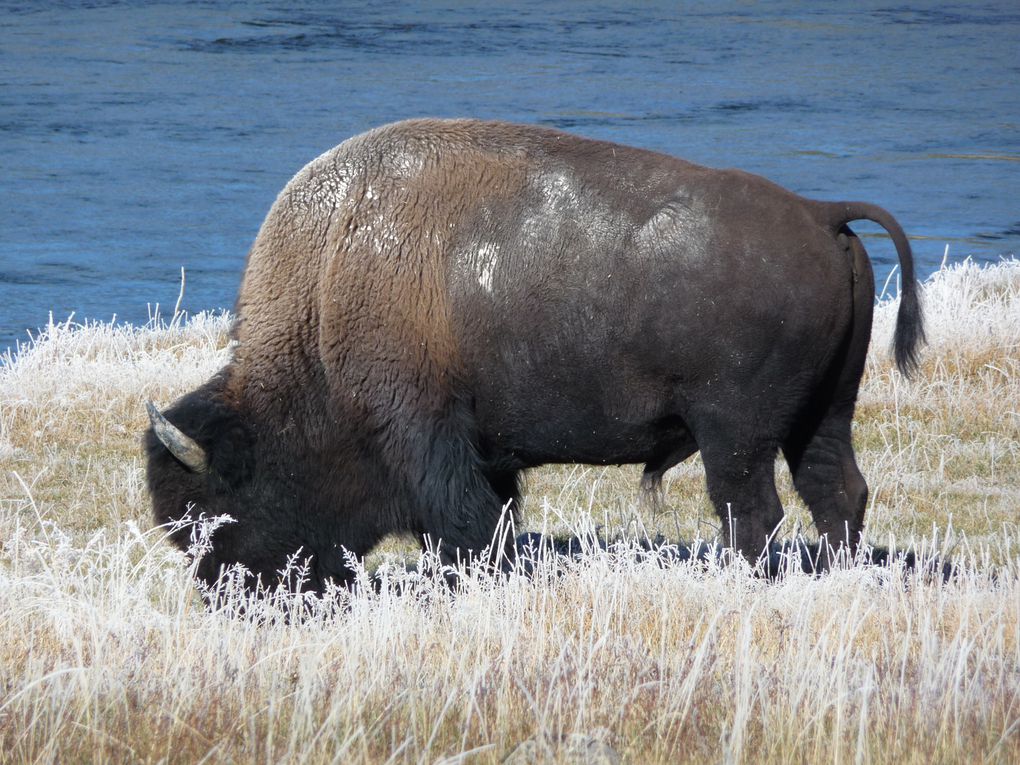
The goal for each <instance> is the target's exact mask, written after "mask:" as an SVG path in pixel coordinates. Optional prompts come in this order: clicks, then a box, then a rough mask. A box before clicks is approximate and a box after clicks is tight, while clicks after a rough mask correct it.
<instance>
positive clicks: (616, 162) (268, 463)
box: [146, 120, 923, 591]
mask: <svg viewBox="0 0 1020 765" xmlns="http://www.w3.org/2000/svg"><path fill="white" fill-rule="evenodd" d="M858 219H868V220H871V221H875V222H877V223H879V224H880V225H881V226H883V227H884V228H885V229H886V230H887V231H888V232H889V234H890V236H891V237H892V241H893V243H894V244H895V247H896V251H897V254H898V256H899V262H900V268H901V272H902V285H903V286H902V292H901V300H900V306H899V314H898V318H897V324H896V334H895V340H894V345H895V357H896V362H897V364H898V366H899V368H900V370H902V371H904V372H909V371H910V370H911V369H912V368H913V367H914V366H915V365H916V358H917V357H916V352H917V348H918V346H919V344H920V342H922V340H923V328H922V317H921V310H920V305H919V301H918V294H917V286H916V283H915V280H914V275H913V273H914V270H913V262H912V256H911V252H910V246H909V244H908V242H907V239H906V236H905V235H904V233H903V230H902V229H901V228H900V226H899V225H898V224H897V223H896V221H895V220H894V219H893V217H892V216H891V215H889V213H887V212H885V211H884V210H882V209H881V208H879V207H876V206H874V205H870V204H865V203H859V202H839V203H830V202H818V201H812V200H808V199H805V198H803V197H800V196H797V195H795V194H793V193H791V192H789V191H786V190H785V189H782V188H780V187H779V186H776V185H775V184H773V183H771V182H769V181H767V180H765V179H763V178H760V177H758V176H755V175H750V174H748V173H745V172H741V171H738V170H715V169H710V168H706V167H701V166H699V165H695V164H691V163H689V162H684V161H682V160H679V159H675V158H673V157H670V156H666V155H663V154H658V153H654V152H650V151H644V150H641V149H635V148H630V147H627V146H620V145H616V144H612V143H606V142H602V141H594V140H588V139H585V138H579V137H576V136H572V135H568V134H566V133H561V132H558V131H554V130H547V129H542V128H536V127H526V126H521V125H511V124H506V123H498V122H478V121H472V120H414V121H408V122H400V123H396V124H393V125H388V126H385V127H382V128H379V129H376V130H372V131H370V132H368V133H365V134H363V135H359V136H356V137H354V138H351V139H350V140H347V141H345V142H344V143H342V144H340V145H339V146H337V147H336V148H334V149H332V150H330V151H328V152H326V153H325V154H323V155H322V156H320V157H319V158H318V159H315V160H314V161H312V162H311V163H310V164H308V165H307V166H306V167H305V168H304V169H302V170H301V171H300V172H299V173H298V174H297V175H296V176H295V177H294V179H293V180H291V181H290V183H288V184H287V186H286V187H285V188H284V189H283V191H282V192H281V193H280V195H279V197H278V198H277V200H276V202H275V204H274V205H273V207H272V209H271V210H270V211H269V214H268V216H267V217H266V219H265V222H264V223H263V224H262V228H261V230H260V231H259V233H258V236H257V238H256V240H255V243H254V245H253V246H252V249H251V251H250V253H249V255H248V262H247V266H246V269H245V273H244V279H243V283H242V285H241V289H240V294H239V297H238V300H237V306H236V321H235V324H234V326H233V329H232V333H233V338H234V339H235V340H236V347H235V349H234V351H233V357H232V360H231V361H230V362H229V363H228V364H227V365H226V366H225V367H224V368H223V369H222V370H221V371H220V372H218V373H217V374H216V375H215V376H214V377H213V378H212V379H211V380H209V381H208V382H207V383H206V384H205V385H203V386H202V387H201V388H199V389H198V390H195V391H193V392H191V393H189V394H187V395H186V396H184V397H183V398H181V399H180V400H179V401H177V402H176V403H175V404H173V405H172V406H171V407H169V408H168V409H167V410H166V412H165V413H164V414H160V413H159V412H158V411H156V410H154V409H153V410H152V411H151V419H152V428H151V429H150V430H149V431H148V433H147V436H146V443H147V449H148V483H149V490H150V492H151V495H152V501H153V508H154V513H155V517H156V520H157V522H159V523H170V522H173V521H177V520H179V519H181V518H182V517H184V516H186V515H188V514H189V513H190V514H191V515H192V516H198V515H199V514H205V515H207V516H219V515H229V516H231V517H232V518H233V519H234V520H235V522H234V523H232V524H229V525H225V526H222V527H221V528H219V529H218V530H217V531H216V532H215V534H214V537H213V539H212V550H211V552H209V553H208V554H207V555H205V556H204V557H203V558H202V559H201V561H200V563H199V566H198V574H199V576H200V577H201V578H202V579H204V580H206V581H207V582H213V581H215V580H216V578H217V577H218V576H219V573H220V571H221V567H222V566H224V565H229V564H234V563H241V564H243V565H244V566H245V567H246V568H247V569H248V570H249V571H250V572H251V574H252V575H253V576H256V577H260V578H261V582H262V584H263V585H266V584H271V583H273V582H275V581H277V580H278V578H279V572H280V571H281V570H282V569H283V568H284V567H285V565H286V563H287V561H288V559H291V558H292V557H293V556H294V555H295V554H298V555H299V556H301V557H302V558H304V559H307V561H308V563H309V568H308V571H309V577H310V581H308V582H306V583H305V586H306V587H307V588H308V589H312V590H319V591H321V590H322V589H323V588H324V587H325V586H326V584H327V583H328V582H329V581H333V582H337V583H343V582H345V581H348V580H349V578H350V577H351V575H352V571H351V568H350V566H349V560H350V558H349V554H353V555H355V556H363V555H365V554H366V553H367V552H368V551H369V550H371V549H372V547H373V546H374V545H375V544H376V543H377V542H378V541H379V540H380V539H381V538H382V537H384V536H385V535H387V534H392V533H405V534H406V533H410V534H414V535H416V536H417V537H418V538H419V539H422V540H431V543H432V544H438V545H439V549H440V550H441V554H442V556H443V558H444V559H445V560H447V561H453V560H456V559H458V558H469V557H471V556H472V555H477V554H478V553H479V551H481V550H483V549H485V548H487V547H489V546H490V545H491V543H492V541H493V534H494V531H495V530H496V528H497V526H498V524H499V520H500V517H501V513H502V512H503V511H504V509H505V508H506V507H509V508H510V512H513V509H514V508H515V506H516V503H517V501H518V496H519V483H518V480H519V476H520V473H521V471H522V470H523V469H525V468H529V467H534V466H536V465H541V464H543V463H548V462H583V463H592V464H600V465H607V464H621V463H644V465H645V479H644V481H643V483H644V484H645V485H646V486H648V487H655V486H656V485H657V484H658V482H659V480H660V479H661V477H662V475H663V473H664V472H665V471H666V470H667V469H669V468H670V467H671V466H673V465H676V464H678V463H679V462H681V461H682V460H684V459H686V458H687V457H689V456H691V455H692V454H694V453H695V452H696V451H700V452H701V455H702V459H703V461H704V465H705V475H706V479H707V485H708V494H709V497H710V498H711V501H712V503H713V505H714V506H715V508H716V511H717V512H718V514H719V516H720V519H721V521H722V523H721V527H722V533H723V541H724V542H725V543H726V544H728V545H730V546H732V547H733V548H735V549H736V550H738V551H739V552H740V553H742V554H743V555H744V556H745V557H747V558H748V559H750V560H752V561H753V560H755V559H756V558H757V556H758V555H759V553H760V552H761V551H762V550H763V549H764V548H765V547H766V543H767V540H768V538H769V537H770V535H771V534H773V532H774V530H775V529H776V527H777V525H778V524H779V523H780V521H781V519H782V515H783V509H782V506H781V504H780V501H779V497H778V495H777V493H776V487H775V483H774V474H773V470H774V462H775V459H776V456H777V454H778V452H779V451H780V450H781V451H782V452H783V454H784V456H785V458H786V460H787V462H788V464H789V466H790V469H791V471H792V474H793V479H794V483H795V486H796V488H797V491H798V492H799V493H800V495H801V497H802V498H803V499H804V501H805V503H806V504H807V507H808V508H809V510H810V512H811V515H812V517H813V519H814V523H815V526H816V527H817V530H818V532H819V533H820V534H821V535H825V536H826V537H827V538H828V539H829V540H830V541H831V542H833V543H837V542H840V541H841V542H846V543H848V544H849V545H850V546H851V547H853V546H854V545H856V544H857V542H858V540H859V538H860V534H861V530H862V525H863V520H864V510H865V504H866V498H867V485H866V484H865V481H864V478H863V477H862V476H861V473H860V471H859V470H858V468H857V464H856V462H855V459H854V451H853V447H852V445H851V438H850V425H851V419H852V417H853V413H854V405H855V402H856V398H857V390H858V386H859V383H860V379H861V374H862V371H863V369H864V362H865V355H866V352H867V348H868V342H869V337H870V333H871V319H872V311H873V303H874V280H873V276H872V270H871V265H870V263H869V260H868V256H867V253H866V252H865V250H864V247H863V246H862V245H861V242H860V240H859V239H858V238H857V237H856V236H855V235H854V234H853V232H852V231H851V230H850V229H849V228H848V227H847V223H848V222H849V221H853V220H858ZM175 536H176V541H177V542H178V543H179V544H180V545H182V546H185V545H186V544H187V536H188V535H187V532H186V531H185V530H180V531H178V532H177V533H176V535H175ZM511 546H512V545H508V546H507V549H505V550H497V551H496V552H492V551H491V548H490V555H493V556H494V559H495V557H498V555H499V554H501V553H503V552H505V553H507V554H512V550H511V549H510V547H511ZM497 547H498V545H497ZM345 551H347V554H345Z"/></svg>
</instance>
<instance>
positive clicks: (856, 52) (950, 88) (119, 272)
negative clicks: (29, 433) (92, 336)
mask: <svg viewBox="0 0 1020 765" xmlns="http://www.w3.org/2000/svg"><path fill="white" fill-rule="evenodd" d="M927 6H928V9H927V10H917V9H916V4H915V6H914V8H913V9H912V8H909V7H905V6H902V5H898V4H895V2H894V0H886V1H885V2H864V3H854V4H852V10H848V8H849V7H851V4H848V3H844V2H842V1H840V2H816V3H795V2H761V3H752V2H718V1H715V0H713V1H712V2H691V3H679V4H678V3H660V4H653V3H643V4H640V6H639V7H636V8H632V7H626V5H624V4H622V3H620V4H613V3H606V2H603V3H598V2H593V3H568V2H560V1H558V0H543V2H529V3H522V4H519V5H517V7H515V8H512V9H511V8H507V7H505V6H504V4H503V3H491V4H479V5H475V6H473V7H471V8H468V7H466V6H465V5H463V4H460V3H447V4H442V3H439V4H431V3H426V4H424V5H420V6H418V7H417V8H410V7H408V6H407V5H406V4H405V3H402V2H389V1H388V0H377V1H375V2H350V3H344V4H342V9H337V8H340V6H338V7H337V8H333V9H329V10H324V9H323V7H322V6H320V5H319V4H314V3H283V2H247V3H227V2H192V3H140V2H129V3H113V2H109V3H107V2H90V3H8V2H0V351H2V349H3V348H5V347H7V346H9V345H11V344H13V343H14V342H15V340H17V339H21V340H24V339H25V338H27V334H26V331H25V330H26V329H27V328H35V327H38V326H40V325H43V324H45V323H46V321H47V318H48V315H49V313H50V312H51V311H52V312H53V315H54V317H55V318H56V319H58V320H60V319H64V318H67V316H68V315H69V314H71V313H72V312H73V313H74V315H75V318H76V320H83V319H86V318H89V319H103V320H109V319H110V318H111V317H112V316H114V315H116V317H117V318H118V320H124V321H131V322H135V323H137V322H143V321H145V320H146V318H147V317H148V312H149V306H150V305H152V304H155V303H159V304H161V305H162V306H163V308H164V310H165V311H168V310H172V307H173V305H174V302H175V300H176V298H177V293H178V288H179V279H180V276H179V274H180V269H181V267H182V266H183V267H184V268H185V269H186V271H187V275H188V279H187V289H186V293H185V296H184V301H183V307H184V308H186V309H187V310H189V311H192V312H195V311H199V310H202V309H208V308H219V307H225V308H229V307H230V306H232V304H233V301H234V297H235V295H236V290H237V286H238V284H239V281H240V276H241V271H242V268H243V265H244V258H245V254H246V252H247V249H248V247H249V245H250V243H251V241H252V239H253V237H254V236H255V233H256V231H257V229H258V226H259V223H260V222H261V220H262V217H263V215H264V214H265V212H266V211H267V209H268V208H269V206H270V204H271V203H272V201H273V199H274V198H275V196H276V194H277V192H278V191H279V189H280V188H281V187H282V186H283V184H284V183H286V181H287V180H288V179H289V178H290V176H291V175H293V173H294V172H295V171H296V170H297V169H298V168H300V167H301V166H302V165H303V164H304V163H305V162H307V161H308V160H310V159H311V158H313V157H315V156H316V155H318V154H319V153H320V152H322V151H323V150H325V149H327V148H328V147H330V146H333V145H334V144H336V143H339V142H340V141H341V140H343V139H344V138H346V137H348V136H350V135H353V134H355V133H358V132H360V131H362V130H365V129H367V128H369V127H372V126H375V125H379V124H381V123H385V122H388V121H392V120H396V119H401V118H405V117H413V116H425V115H433V116H473V117H485V118H500V119H508V120H516V121H521V122H531V123H538V124H544V125H552V126H556V127H560V128H565V129H568V130H572V131H575V132H578V133H581V134H584V135H589V136H593V137H598V138H606V139H610V140H614V141H620V142H624V143H629V144H634V145H638V146H643V147H647V148H651V149H657V150H661V151H665V152H669V153H672V154H676V155H679V156H682V157H685V158H687V159H691V160H694V161H696V162H702V163H705V164H709V165H716V166H735V167H741V168H744V169H746V170H751V171H753V172H757V173H761V174H763V175H766V176H768V177H769V178H772V179H773V180H775V181H777V182H779V183H781V184H783V185H785V186H787V187H788V188H791V189H793V190H795V191H797V192H800V193H803V194H806V195H809V196H815V197H818V198H828V199H863V200H867V201H872V202H876V203H878V204H881V205H883V206H885V207H887V208H888V209H889V210H891V211H892V212H893V213H894V214H895V215H896V216H897V217H898V218H899V220H900V221H901V223H902V224H903V226H904V228H906V229H907V231H908V233H910V234H911V236H912V238H913V243H914V248H915V253H916V256H917V259H918V261H919V265H920V272H921V274H922V275H924V274H927V273H930V272H931V271H932V270H934V269H935V268H937V267H938V264H939V263H940V262H941V260H942V257H943V252H944V249H945V247H946V245H947V244H948V245H949V257H950V260H956V259H962V258H964V257H965V256H973V257H974V258H975V259H978V260H983V261H992V260H997V259H998V258H999V256H1000V255H1001V254H1004V253H1016V252H1018V250H1020V246H1018V245H1020V5H1018V4H1017V2H1016V0H1004V1H999V2H984V3H982V2H974V3H966V4H958V5H947V4H942V3H929V4H927ZM855 228H857V229H858V230H859V231H860V232H862V233H864V234H867V235H869V238H868V240H867V246H868V249H869V251H870V252H871V254H872V256H873V258H874V259H875V261H876V265H877V270H878V276H879V282H880V283H881V281H882V279H883V278H884V276H885V275H886V274H888V273H889V267H890V264H891V263H892V262H893V259H894V257H895V253H894V251H893V249H892V246H891V244H890V242H889V241H888V239H887V238H886V237H885V236H884V235H882V234H881V229H879V228H878V227H875V226H869V225H868V224H857V225H856V226H855Z"/></svg>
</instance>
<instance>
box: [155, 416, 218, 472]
mask: <svg viewBox="0 0 1020 765" xmlns="http://www.w3.org/2000/svg"><path fill="white" fill-rule="evenodd" d="M145 408H146V409H147V410H148V412H149V422H150V423H151V424H152V432H153V433H154V434H155V435H156V438H158V439H159V441H160V443H162V444H163V446H165V447H166V448H167V449H168V450H169V451H170V453H171V454H172V455H173V456H174V457H175V458H176V459H177V461H178V462H180V463H181V464H183V465H184V466H185V467H186V468H188V470H190V471H191V472H193V473H206V472H208V471H209V455H208V454H206V452H205V449H203V448H202V447H201V446H199V445H198V442H197V441H195V439H193V438H191V437H190V436H187V435H185V434H184V433H183V432H182V431H181V430H180V429H179V428H177V427H176V426H175V425H173V424H172V423H171V422H170V420H168V419H167V418H166V417H164V416H163V415H162V413H161V412H160V411H159V410H158V409H157V408H156V405H155V404H153V403H152V402H151V401H146V402H145Z"/></svg>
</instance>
